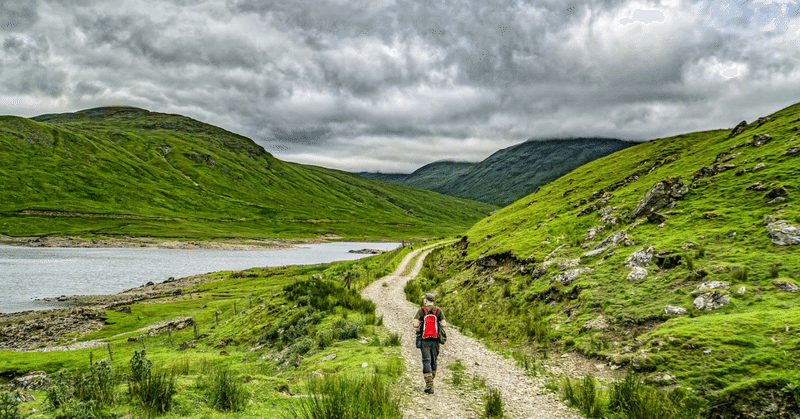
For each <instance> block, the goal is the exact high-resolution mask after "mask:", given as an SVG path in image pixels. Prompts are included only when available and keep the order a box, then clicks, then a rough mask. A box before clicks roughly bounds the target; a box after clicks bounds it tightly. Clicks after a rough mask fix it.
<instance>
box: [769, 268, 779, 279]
mask: <svg viewBox="0 0 800 419" xmlns="http://www.w3.org/2000/svg"><path fill="white" fill-rule="evenodd" d="M778 274H779V272H778V265H770V267H769V277H770V278H773V279H775V278H777V277H778Z"/></svg>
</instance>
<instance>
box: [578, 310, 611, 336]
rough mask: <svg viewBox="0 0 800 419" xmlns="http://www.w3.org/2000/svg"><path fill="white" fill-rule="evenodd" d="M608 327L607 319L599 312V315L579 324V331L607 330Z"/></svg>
mask: <svg viewBox="0 0 800 419" xmlns="http://www.w3.org/2000/svg"><path fill="white" fill-rule="evenodd" d="M609 327H611V325H610V324H608V320H606V318H605V317H604V316H603V315H602V314H601V315H600V317H598V318H596V319H594V320H589V321H588V322H586V323H584V324H583V326H581V330H580V333H583V332H585V331H587V330H608V328H609Z"/></svg>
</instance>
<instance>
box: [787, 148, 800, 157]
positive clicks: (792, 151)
mask: <svg viewBox="0 0 800 419" xmlns="http://www.w3.org/2000/svg"><path fill="white" fill-rule="evenodd" d="M797 153H800V147H792V148H790V149H788V150H786V152H784V153H783V155H784V156H791V155H794V154H797Z"/></svg>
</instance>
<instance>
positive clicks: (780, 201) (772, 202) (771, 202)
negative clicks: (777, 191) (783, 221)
mask: <svg viewBox="0 0 800 419" xmlns="http://www.w3.org/2000/svg"><path fill="white" fill-rule="evenodd" d="M784 202H786V198H784V197H782V196H779V197H777V198H775V199H773V200H772V201H769V202H767V204H771V205H775V204H782V203H784Z"/></svg>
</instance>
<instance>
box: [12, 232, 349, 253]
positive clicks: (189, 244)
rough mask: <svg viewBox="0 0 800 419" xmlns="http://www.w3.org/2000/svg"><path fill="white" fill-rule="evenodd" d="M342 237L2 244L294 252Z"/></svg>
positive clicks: (66, 239) (67, 239) (69, 239)
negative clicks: (298, 248) (310, 245)
mask: <svg viewBox="0 0 800 419" xmlns="http://www.w3.org/2000/svg"><path fill="white" fill-rule="evenodd" d="M341 239H342V238H341V237H339V236H324V237H319V238H316V239H223V240H220V239H214V240H182V239H179V238H155V237H132V236H124V237H108V236H106V237H100V238H94V239H88V238H83V237H77V236H52V237H51V236H44V237H11V236H6V235H0V244H5V245H10V246H26V247H81V248H137V247H142V248H155V249H208V250H280V249H293V248H297V247H298V245H302V244H320V243H326V242H330V241H337V240H341Z"/></svg>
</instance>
